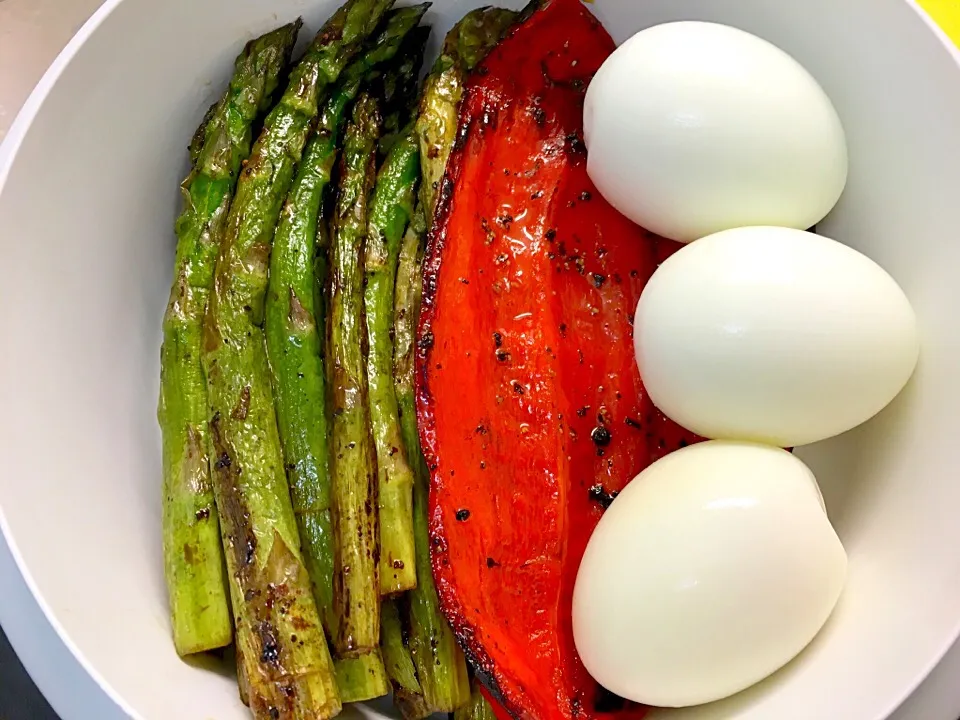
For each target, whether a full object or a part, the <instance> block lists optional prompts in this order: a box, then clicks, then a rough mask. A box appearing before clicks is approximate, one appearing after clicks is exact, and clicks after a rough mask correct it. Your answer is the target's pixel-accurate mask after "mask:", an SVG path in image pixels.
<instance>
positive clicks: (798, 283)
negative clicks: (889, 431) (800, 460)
mask: <svg viewBox="0 0 960 720" xmlns="http://www.w3.org/2000/svg"><path fill="white" fill-rule="evenodd" d="M634 345H635V349H636V354H637V364H638V366H639V368H640V374H641V376H642V378H643V382H644V385H645V386H646V389H647V392H648V393H649V395H650V398H651V400H652V401H653V403H654V404H655V405H656V406H657V407H658V408H660V410H661V411H662V412H663V413H664V414H665V415H667V416H668V417H669V418H671V419H672V420H674V421H675V422H677V423H679V424H680V425H682V426H683V427H685V428H687V429H688V430H692V431H693V432H696V433H698V434H700V435H702V436H704V437H708V438H726V439H736V440H754V441H757V442H766V443H769V444H771V445H779V446H781V447H793V446H797V445H805V444H807V443H812V442H816V441H818V440H823V439H825V438H828V437H832V436H834V435H839V434H840V433H843V432H845V431H847V430H850V429H851V428H853V427H856V426H857V425H859V424H861V423H863V422H865V421H867V420H869V419H870V418H871V417H873V416H874V415H876V414H877V413H878V412H880V411H881V410H882V409H883V408H884V407H885V406H886V405H887V404H889V403H890V401H891V400H893V399H894V397H896V396H897V394H898V393H899V392H900V391H901V390H902V389H903V387H904V386H905V385H906V383H907V381H908V380H909V379H910V376H911V375H912V374H913V370H914V368H915V366H916V364H917V357H918V353H919V337H918V330H917V323H916V317H915V315H914V312H913V309H912V308H911V306H910V302H909V301H908V300H907V297H906V296H905V295H904V293H903V291H902V290H901V289H900V286H899V285H897V283H896V281H895V280H894V279H893V278H892V277H890V275H888V274H887V273H886V272H885V271H884V270H883V269H882V268H881V267H880V266H879V265H877V264H876V263H875V262H873V261H872V260H870V259H869V258H867V257H866V256H864V255H862V254H860V253H858V252H857V251H855V250H853V249H851V248H849V247H847V246H845V245H842V244H840V243H838V242H836V241H834V240H830V239H828V238H825V237H821V236H818V235H814V234H812V233H807V232H803V231H800V230H790V229H787V228H763V227H755V228H740V229H737V230H728V231H725V232H722V233H717V234H716V235H711V236H709V237H706V238H703V239H702V240H698V241H697V242H695V243H693V244H691V245H688V246H686V247H684V248H682V249H681V250H680V251H679V252H677V253H676V254H675V255H673V256H672V257H671V258H670V259H669V260H667V261H666V262H665V263H663V264H662V265H661V266H660V268H658V269H657V271H656V272H655V273H654V274H653V277H652V278H651V279H650V282H649V283H648V284H647V286H646V287H645V288H644V290H643V293H642V295H641V297H640V302H639V304H638V305H637V312H636V317H635V319H634Z"/></svg>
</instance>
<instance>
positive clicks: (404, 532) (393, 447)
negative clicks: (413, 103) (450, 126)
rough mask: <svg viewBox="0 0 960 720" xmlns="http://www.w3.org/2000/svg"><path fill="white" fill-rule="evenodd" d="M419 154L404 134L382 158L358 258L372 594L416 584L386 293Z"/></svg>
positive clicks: (390, 294)
mask: <svg viewBox="0 0 960 720" xmlns="http://www.w3.org/2000/svg"><path fill="white" fill-rule="evenodd" d="M419 179H420V150H419V146H418V144H417V139H416V137H415V136H414V135H413V133H412V132H411V133H408V134H407V136H406V137H404V138H403V139H402V140H401V141H400V142H398V143H397V145H396V146H394V148H393V150H392V151H391V152H390V155H389V156H387V159H386V161H385V162H384V164H383V167H382V168H381V170H380V174H379V177H378V178H377V184H376V188H375V189H374V192H373V199H372V200H371V202H370V217H369V226H368V230H367V242H366V253H365V260H364V263H365V272H366V283H365V286H366V288H365V290H364V308H365V310H366V313H365V314H366V322H367V338H368V342H369V352H368V355H367V378H368V381H369V400H370V419H371V423H372V426H373V437H374V441H375V444H376V450H377V467H378V475H379V483H380V593H381V594H382V595H390V594H393V593H398V592H402V591H404V590H410V589H412V588H413V587H415V586H416V584H417V569H416V550H415V547H414V539H413V470H412V469H411V467H410V463H409V462H408V461H407V453H406V450H405V449H404V443H403V438H402V435H401V431H400V419H399V417H398V410H397V395H396V390H395V388H394V384H393V338H392V334H393V324H394V285H395V278H396V275H397V261H398V258H399V255H400V242H401V240H402V239H403V234H404V231H405V230H406V229H407V225H408V224H409V222H410V217H411V216H412V215H413V203H414V198H415V195H416V187H417V182H418V181H419Z"/></svg>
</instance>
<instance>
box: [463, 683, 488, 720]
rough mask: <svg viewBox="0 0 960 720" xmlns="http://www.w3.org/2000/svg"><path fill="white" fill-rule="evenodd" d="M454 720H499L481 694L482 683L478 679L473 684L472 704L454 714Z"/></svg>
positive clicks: (471, 691) (471, 692) (469, 703)
mask: <svg viewBox="0 0 960 720" xmlns="http://www.w3.org/2000/svg"><path fill="white" fill-rule="evenodd" d="M453 720H497V716H496V714H495V713H494V712H493V708H492V707H490V703H488V702H487V699H486V698H485V697H484V696H483V693H481V692H480V683H479V682H478V681H477V680H476V679H474V681H473V683H472V684H471V690H470V702H468V703H467V704H466V705H464V706H463V707H462V708H459V709H458V710H457V711H456V712H455V713H454V714H453Z"/></svg>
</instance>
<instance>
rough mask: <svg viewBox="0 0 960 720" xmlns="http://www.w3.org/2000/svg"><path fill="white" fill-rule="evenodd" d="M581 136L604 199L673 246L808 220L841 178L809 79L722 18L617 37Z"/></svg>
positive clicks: (815, 218) (824, 114)
mask: <svg viewBox="0 0 960 720" xmlns="http://www.w3.org/2000/svg"><path fill="white" fill-rule="evenodd" d="M584 132H585V136H584V138H585V141H586V145H587V149H588V159H587V169H588V172H589V174H590V177H591V179H592V180H593V182H594V183H595V184H596V186H597V188H598V189H599V190H600V192H601V193H602V194H603V196H604V197H605V198H606V199H607V201H608V202H610V204H612V205H613V206H614V207H615V208H617V210H619V211H620V212H621V213H623V214H624V215H626V216H627V217H628V218H630V219H631V220H633V221H634V222H636V223H638V224H640V225H642V226H643V227H645V228H647V229H648V230H651V231H653V232H655V233H657V234H659V235H662V236H664V237H667V238H671V239H673V240H679V241H681V242H690V241H691V240H696V239H698V238H701V237H703V236H704V235H709V234H711V233H715V232H719V231H721V230H727V229H729V228H734V227H742V226H744V225H780V226H784V227H793V228H799V229H806V228H809V227H812V226H813V225H815V224H816V223H817V222H819V221H820V220H821V219H823V217H824V216H825V215H826V214H827V213H828V212H830V210H831V209H832V208H833V206H834V205H835V204H836V202H837V199H838V198H839V197H840V194H841V192H842V191H843V188H844V185H845V184H846V181H847V146H846V140H845V138H844V133H843V127H842V125H841V123H840V118H839V117H838V116H837V112H836V110H835V109H834V107H833V104H832V103H831V102H830V99H829V98H828V97H827V95H826V93H824V91H823V89H822V88H821V87H820V85H818V84H817V81H816V80H814V79H813V77H812V76H811V75H810V73H808V72H807V71H806V70H805V69H804V68H803V67H802V66H801V65H800V64H799V63H797V61H796V60H794V59H793V58H792V57H790V56H789V55H787V54H786V53H785V52H783V51H782V50H780V49H779V48H777V47H775V46H774V45H771V44H770V43H768V42H767V41H765V40H761V39H760V38H758V37H756V36H754V35H751V34H749V33H746V32H744V31H742V30H738V29H736V28H732V27H728V26H726V25H717V24H714V23H705V22H675V23H667V24H664V25H657V26H654V27H651V28H649V29H648V30H643V31H642V32H639V33H637V34H636V35H634V36H633V37H632V38H630V39H629V40H627V41H626V42H625V43H624V44H623V45H622V46H621V47H619V48H618V49H617V50H616V51H615V52H614V53H613V54H612V55H611V56H610V57H609V58H608V59H607V61H606V62H605V63H604V64H603V66H602V67H601V68H600V70H599V72H597V74H596V77H595V78H594V79H593V81H592V83H591V84H590V87H589V89H588V91H587V97H586V105H585V108H584Z"/></svg>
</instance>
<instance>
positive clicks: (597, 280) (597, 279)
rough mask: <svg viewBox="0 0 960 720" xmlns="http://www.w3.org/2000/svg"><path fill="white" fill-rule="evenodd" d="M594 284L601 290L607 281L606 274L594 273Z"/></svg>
mask: <svg viewBox="0 0 960 720" xmlns="http://www.w3.org/2000/svg"><path fill="white" fill-rule="evenodd" d="M592 277H593V286H594V287H595V288H597V290H599V289H600V288H602V287H603V284H604V283H605V282H606V281H607V278H606V276H604V275H601V274H600V273H593V275H592Z"/></svg>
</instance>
